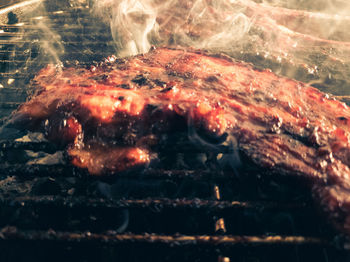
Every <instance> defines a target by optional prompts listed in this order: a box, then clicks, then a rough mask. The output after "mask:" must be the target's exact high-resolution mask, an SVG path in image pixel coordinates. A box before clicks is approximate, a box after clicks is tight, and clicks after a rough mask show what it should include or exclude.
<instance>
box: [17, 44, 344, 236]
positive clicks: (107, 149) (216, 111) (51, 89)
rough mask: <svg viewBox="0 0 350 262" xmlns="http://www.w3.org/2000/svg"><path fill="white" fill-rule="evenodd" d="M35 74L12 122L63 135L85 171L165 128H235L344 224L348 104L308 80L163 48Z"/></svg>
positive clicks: (136, 162)
mask: <svg viewBox="0 0 350 262" xmlns="http://www.w3.org/2000/svg"><path fill="white" fill-rule="evenodd" d="M34 81H35V84H36V85H38V86H40V90H38V92H37V94H36V95H34V96H33V97H32V98H31V100H29V101H28V102H26V103H25V104H23V105H22V106H21V107H20V108H19V109H18V111H17V112H16V114H15V115H14V117H13V119H12V122H13V123H14V124H16V125H18V126H19V125H21V126H22V127H23V126H25V127H26V128H28V129H30V130H36V131H38V130H39V131H40V130H41V131H44V132H46V135H47V137H48V138H49V139H50V140H52V141H60V143H63V144H65V145H66V146H67V148H68V150H67V152H68V155H69V156H70V157H71V159H72V163H73V164H74V165H76V166H78V167H81V168H86V169H88V171H89V172H90V173H91V174H93V175H108V174H110V175H111V174H115V173H118V172H121V171H125V170H128V169H130V168H134V167H136V166H146V165H148V164H149V163H150V161H151V160H152V159H153V158H154V157H155V156H156V154H157V147H156V145H157V143H158V142H159V139H160V137H164V135H165V134H168V133H169V132H173V130H180V131H184V130H187V129H189V128H192V129H195V130H200V132H201V133H204V134H206V137H211V138H213V139H216V138H220V137H224V136H225V135H228V136H231V137H232V136H233V137H234V138H235V139H236V141H237V146H238V149H239V151H240V152H242V153H244V154H245V155H246V156H248V157H249V158H250V159H251V160H252V161H253V162H255V163H256V164H257V165H258V166H261V167H263V168H268V169H270V170H271V171H273V172H276V173H277V172H278V173H282V174H285V175H293V176H301V177H304V178H305V180H306V181H308V182H309V184H310V188H312V190H313V192H314V195H315V198H317V199H320V201H319V202H320V203H321V205H322V207H323V208H324V209H326V210H328V211H329V212H330V214H331V216H332V217H336V218H337V219H336V220H337V225H338V227H339V228H340V229H341V230H343V231H344V232H346V233H348V234H350V216H349V208H348V207H347V206H349V202H350V200H348V199H350V197H349V196H350V169H349V164H350V146H349V138H350V128H349V124H350V122H349V121H350V120H349V119H350V110H349V108H348V107H347V106H346V105H345V104H344V103H341V102H339V101H336V100H334V99H332V98H329V97H328V95H326V94H324V93H322V92H320V91H318V90H317V89H315V88H313V87H311V86H308V85H306V84H304V83H301V82H297V81H294V80H291V79H287V78H283V77H280V76H277V75H275V74H274V73H272V72H270V71H268V70H266V71H259V70H255V69H253V68H252V67H251V66H250V65H247V64H245V63H240V62H235V61H233V60H231V59H229V58H226V57H223V56H210V55H207V54H205V53H202V52H199V51H191V50H188V49H187V50H179V49H169V48H158V49H153V50H152V51H150V52H149V53H147V54H144V55H139V56H135V57H131V58H128V59H120V60H118V59H115V58H114V57H111V58H109V59H107V60H106V61H105V62H104V63H101V64H100V65H98V66H92V67H90V68H79V67H70V68H63V69H60V70H58V69H57V68H55V67H54V66H51V65H49V66H48V67H46V68H44V69H43V70H41V71H40V73H39V74H38V75H37V76H36V78H35V79H34ZM336 189H337V190H336ZM337 192H340V193H339V194H338V193H337ZM340 211H341V212H340Z"/></svg>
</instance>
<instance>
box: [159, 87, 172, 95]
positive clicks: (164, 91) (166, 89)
mask: <svg viewBox="0 0 350 262" xmlns="http://www.w3.org/2000/svg"><path fill="white" fill-rule="evenodd" d="M172 89H173V86H170V87H167V88H164V89H162V91H160V92H162V93H166V92H168V91H170V90H172Z"/></svg>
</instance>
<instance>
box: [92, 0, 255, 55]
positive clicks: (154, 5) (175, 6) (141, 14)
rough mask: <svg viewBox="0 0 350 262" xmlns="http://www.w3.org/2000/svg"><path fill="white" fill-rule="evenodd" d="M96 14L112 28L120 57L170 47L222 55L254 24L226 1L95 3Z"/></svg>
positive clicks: (107, 0)
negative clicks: (163, 46) (187, 48)
mask: <svg viewBox="0 0 350 262" xmlns="http://www.w3.org/2000/svg"><path fill="white" fill-rule="evenodd" d="M95 12H96V14H97V15H98V16H99V17H101V18H103V19H104V20H105V22H107V23H109V24H110V29H111V33H112V36H113V39H114V41H115V44H116V47H117V55H118V56H119V57H123V56H130V55H135V54H139V53H145V52H147V51H148V50H149V49H150V47H151V46H152V45H169V44H170V45H182V46H191V47H194V48H202V49H207V50H221V51H222V50H225V49H227V48H228V47H230V48H232V47H233V46H234V45H235V44H236V43H237V42H239V41H240V40H241V39H242V38H243V37H244V36H245V35H246V33H247V32H248V31H249V28H250V24H251V21H250V19H248V17H246V16H245V15H244V14H243V13H242V12H241V9H240V8H237V6H232V4H231V3H230V2H228V1H224V0H220V1H208V0H195V1H185V0H181V1H174V0H164V1H159V0H131V1H128V0H98V1H97V0H96V3H95ZM106 14H107V16H106Z"/></svg>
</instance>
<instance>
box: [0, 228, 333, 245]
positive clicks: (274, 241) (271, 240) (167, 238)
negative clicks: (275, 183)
mask: <svg viewBox="0 0 350 262" xmlns="http://www.w3.org/2000/svg"><path fill="white" fill-rule="evenodd" d="M6 240H11V241H13V240H29V241H63V242H79V243H83V242H100V243H103V244H118V243H149V244H154V243H162V244H166V245H174V244H175V245H177V246H187V245H190V246H191V245H195V246H200V245H206V246H208V245H209V246H214V247H224V246H234V245H254V246H258V245H260V246H262V245H263V246H265V245H266V246H267V245H317V246H319V245H321V246H329V245H331V242H330V241H329V240H326V239H322V238H316V237H303V236H234V235H227V236H219V235H215V236H214V235H209V236H208V235H156V234H132V233H127V234H117V233H112V232H108V233H106V234H96V233H91V232H74V233H73V232H60V231H54V230H52V229H50V230H48V231H44V230H20V229H18V228H16V227H5V228H3V229H2V230H1V231H0V241H6Z"/></svg>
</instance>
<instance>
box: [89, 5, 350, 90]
mask: <svg viewBox="0 0 350 262" xmlns="http://www.w3.org/2000/svg"><path fill="white" fill-rule="evenodd" d="M94 1H95V2H94V9H93V10H94V13H95V14H97V16H98V17H99V18H101V19H102V20H104V21H105V23H106V24H108V25H109V27H110V30H111V34H112V36H113V39H114V42H115V46H116V49H117V50H116V55H117V56H119V57H126V56H131V55H136V54H139V53H145V52H147V51H148V50H149V49H150V47H151V46H152V45H155V46H183V47H192V48H195V49H203V50H207V51H209V52H212V53H225V54H227V55H229V56H231V57H233V58H236V59H239V60H244V61H247V62H251V63H254V65H255V66H257V67H260V68H269V69H271V70H272V71H274V72H275V73H278V74H281V75H285V76H287V77H291V78H294V79H297V80H301V81H304V82H307V83H312V84H316V85H317V84H321V85H322V86H323V87H324V89H323V90H324V91H327V92H330V93H334V94H338V93H342V94H344V92H345V91H344V90H345V89H348V88H347V86H346V83H349V82H350V67H349V65H350V31H349V30H348V25H349V24H350V15H349V14H350V2H348V1H342V0H337V1H335V0H319V1H317V2H315V1H311V0H308V1H300V0H290V1H289V0H178V1H175V0H162V1H161V0H129V1H128V0H94ZM335 88H337V90H342V92H338V91H337V90H335ZM343 91H344V92H343ZM347 94H349V95H350V91H347Z"/></svg>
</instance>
